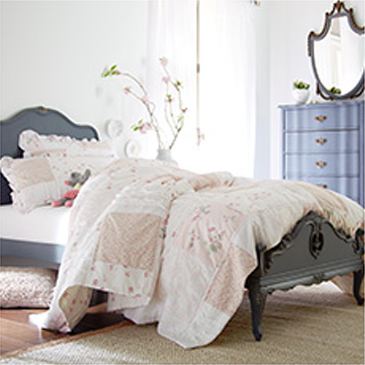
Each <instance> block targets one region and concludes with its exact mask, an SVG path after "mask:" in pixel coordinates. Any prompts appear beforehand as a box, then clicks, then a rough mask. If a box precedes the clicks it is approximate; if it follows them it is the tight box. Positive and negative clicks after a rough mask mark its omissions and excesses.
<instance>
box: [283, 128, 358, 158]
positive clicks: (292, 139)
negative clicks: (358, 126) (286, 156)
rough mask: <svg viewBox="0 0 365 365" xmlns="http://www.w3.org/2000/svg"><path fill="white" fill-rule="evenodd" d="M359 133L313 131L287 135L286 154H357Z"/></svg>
mask: <svg viewBox="0 0 365 365" xmlns="http://www.w3.org/2000/svg"><path fill="white" fill-rule="evenodd" d="M359 145H360V141H359V133H358V131H356V130H355V131H332V132H331V131H313V132H291V133H286V135H285V147H284V148H285V152H288V153H333V152H357V151H358V150H359Z"/></svg>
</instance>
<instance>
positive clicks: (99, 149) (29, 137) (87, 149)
mask: <svg viewBox="0 0 365 365" xmlns="http://www.w3.org/2000/svg"><path fill="white" fill-rule="evenodd" d="M18 144H19V147H20V148H21V149H22V150H23V151H24V157H25V158H29V157H48V156H50V155H51V154H54V153H58V154H65V153H67V154H68V155H73V156H106V157H107V156H109V157H114V156H115V154H114V151H113V148H112V146H111V144H110V142H108V141H103V142H100V141H97V140H96V139H92V140H87V139H84V140H82V141H80V140H78V139H75V138H71V137H68V136H57V135H50V136H45V135H40V134H38V133H37V132H35V131H33V130H30V129H28V130H25V131H23V132H22V133H21V134H20V136H19V141H18Z"/></svg>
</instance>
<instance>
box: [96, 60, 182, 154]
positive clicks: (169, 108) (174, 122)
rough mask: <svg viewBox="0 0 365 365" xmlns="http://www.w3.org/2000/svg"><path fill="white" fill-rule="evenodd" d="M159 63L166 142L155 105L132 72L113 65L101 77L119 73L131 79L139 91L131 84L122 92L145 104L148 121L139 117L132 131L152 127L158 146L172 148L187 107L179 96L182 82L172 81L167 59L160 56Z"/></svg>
mask: <svg viewBox="0 0 365 365" xmlns="http://www.w3.org/2000/svg"><path fill="white" fill-rule="evenodd" d="M160 64H161V66H162V69H163V72H164V76H163V77H162V81H163V82H164V84H165V86H166V90H165V93H166V94H165V99H164V112H165V121H166V124H167V125H168V128H169V130H170V134H171V140H170V141H168V142H166V141H164V140H163V138H162V133H163V132H164V131H163V128H161V125H160V124H159V122H158V120H157V118H156V116H155V111H156V105H155V104H154V103H153V102H152V101H150V100H149V98H148V94H147V90H146V89H145V87H144V86H143V84H142V83H141V82H140V81H139V80H138V79H137V78H136V77H135V76H133V75H132V74H130V73H128V72H124V71H120V70H119V69H118V66H117V65H113V66H111V67H110V68H109V69H108V70H106V71H105V72H104V73H103V77H108V76H119V75H121V76H124V77H126V78H128V79H131V80H132V81H133V82H134V83H135V84H136V85H137V86H138V89H139V92H138V91H134V89H133V88H132V87H131V86H127V87H125V88H124V92H125V93H126V94H129V95H131V96H133V97H134V98H135V99H137V100H139V101H140V102H141V103H142V104H143V105H144V106H145V108H146V110H147V113H148V116H149V121H148V122H145V121H144V120H143V119H140V120H139V121H138V123H137V124H135V125H133V126H132V129H133V130H134V131H139V132H140V133H143V134H144V133H146V132H147V131H148V130H150V129H153V130H154V131H155V133H156V137H157V141H158V146H159V148H168V149H172V147H173V146H174V144H175V142H176V140H177V137H178V135H179V133H180V132H181V130H182V128H183V126H184V121H185V113H186V111H187V108H184V107H183V104H182V96H181V89H182V83H181V82H180V81H179V80H176V81H172V78H171V76H170V73H169V72H168V69H167V64H168V60H167V59H166V58H165V57H162V58H160ZM171 87H172V91H173V93H174V94H175V95H176V97H177V100H178V105H177V109H178V112H177V113H176V112H175V109H176V107H175V109H174V101H175V99H174V97H173V93H171V92H170V89H171ZM165 132H166V131H165Z"/></svg>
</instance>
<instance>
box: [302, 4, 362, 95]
mask: <svg viewBox="0 0 365 365" xmlns="http://www.w3.org/2000/svg"><path fill="white" fill-rule="evenodd" d="M363 35H364V27H362V28H359V27H358V26H357V25H356V24H355V23H354V19H353V15H352V9H350V10H347V9H346V8H345V6H344V4H343V3H342V2H340V1H338V2H337V3H335V5H334V8H333V10H332V12H331V13H330V14H327V13H326V21H325V25H324V28H323V30H322V32H321V33H320V34H315V33H314V32H311V33H310V35H309V39H308V41H309V53H310V56H311V58H312V67H313V71H314V74H315V77H316V80H317V82H318V87H317V90H318V93H319V94H321V95H322V96H323V97H324V98H326V99H342V98H351V97H355V96H359V95H360V94H361V92H362V91H363V88H364V85H363V82H364V66H365V59H364V46H365V42H364V38H363Z"/></svg>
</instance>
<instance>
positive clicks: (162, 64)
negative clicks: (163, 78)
mask: <svg viewBox="0 0 365 365" xmlns="http://www.w3.org/2000/svg"><path fill="white" fill-rule="evenodd" d="M160 62H161V66H163V67H166V66H167V64H168V63H169V60H168V59H167V58H166V57H161V58H160Z"/></svg>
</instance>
